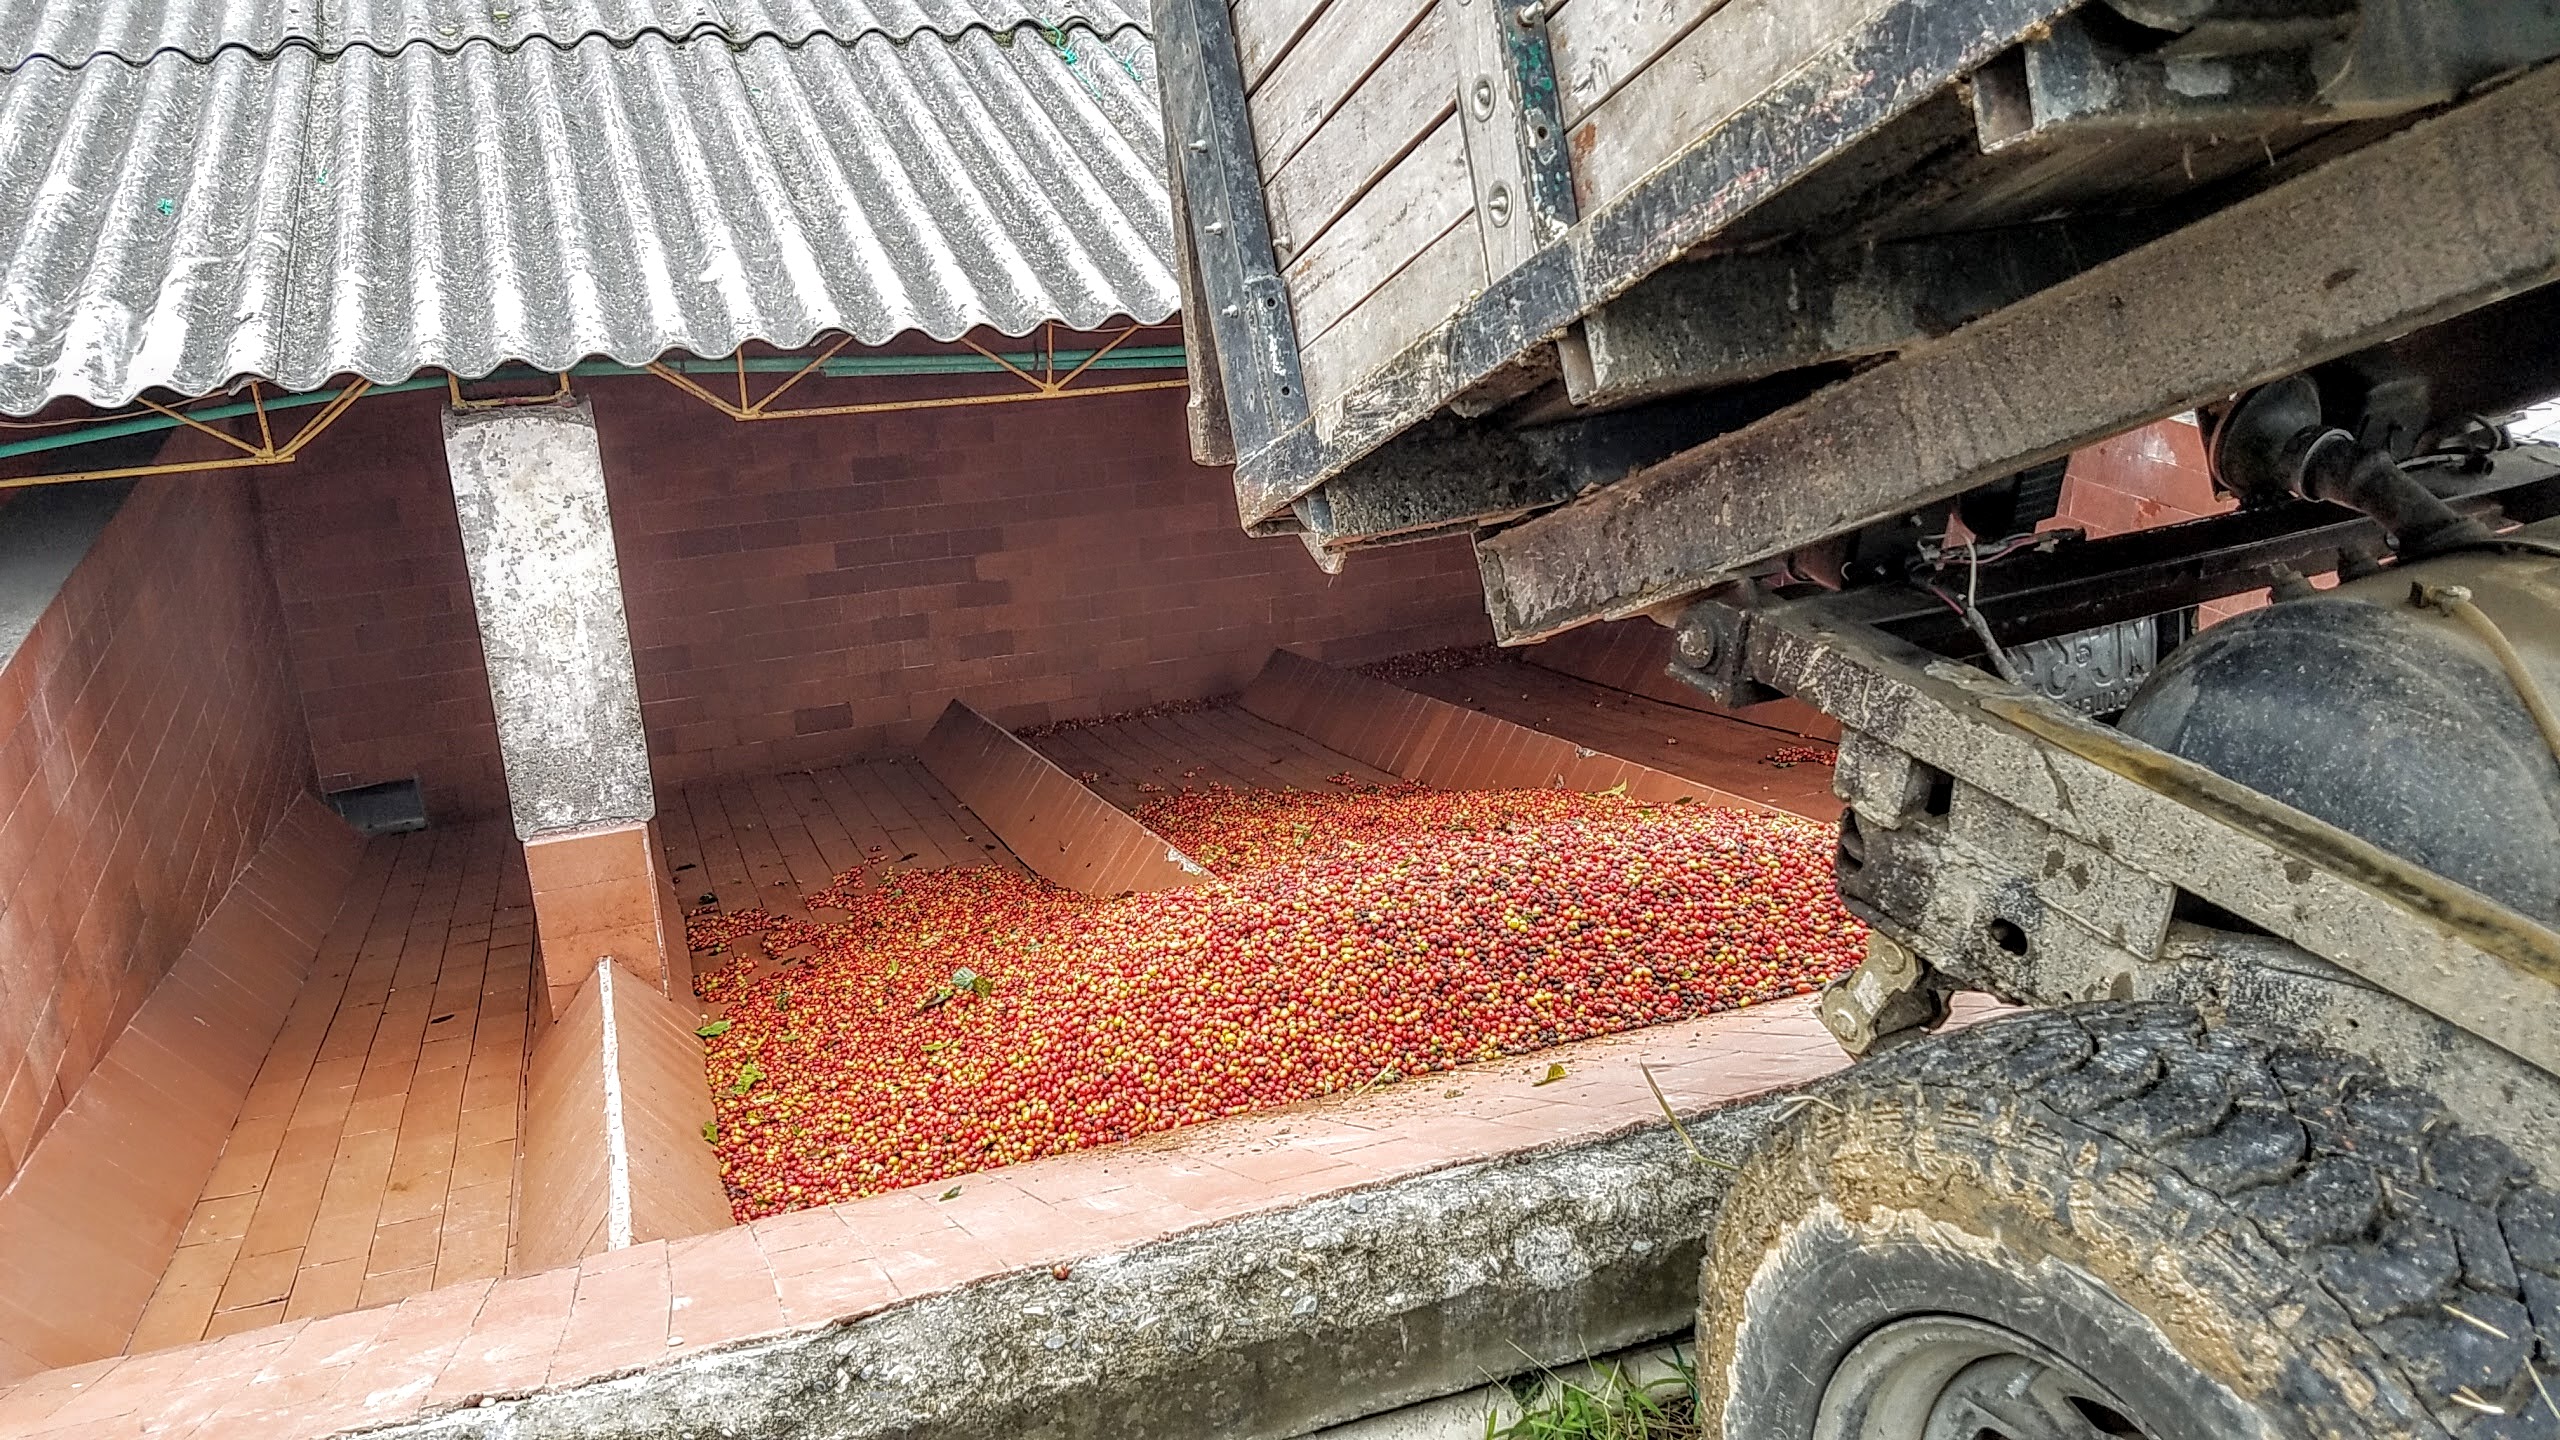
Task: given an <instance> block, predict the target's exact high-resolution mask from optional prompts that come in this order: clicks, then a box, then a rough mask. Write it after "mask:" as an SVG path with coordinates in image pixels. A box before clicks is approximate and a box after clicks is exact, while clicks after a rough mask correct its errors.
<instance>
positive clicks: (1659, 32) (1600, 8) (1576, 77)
mask: <svg viewBox="0 0 2560 1440" xmlns="http://www.w3.org/2000/svg"><path fill="white" fill-rule="evenodd" d="M1725 4H1726V0H1572V3H1571V4H1567V5H1559V6H1557V7H1556V8H1555V11H1554V13H1553V14H1552V15H1550V16H1549V17H1548V19H1547V44H1548V46H1549V48H1550V49H1551V50H1552V51H1553V52H1554V54H1555V62H1556V84H1557V85H1558V86H1559V87H1561V88H1562V89H1563V91H1564V123H1565V124H1567V125H1576V124H1580V123H1581V121H1582V117H1583V116H1585V115H1588V114H1590V113H1591V112H1592V111H1593V110H1595V109H1597V108H1599V106H1600V104H1601V103H1602V102H1603V101H1605V100H1607V99H1608V98H1609V97H1610V96H1612V95H1615V94H1617V93H1618V89H1619V87H1620V86H1623V85H1625V84H1626V83H1627V82H1628V81H1629V80H1631V79H1633V78H1635V77H1636V76H1638V75H1640V74H1642V73H1644V71H1645V68H1646V67H1647V66H1650V65H1651V64H1653V62H1654V61H1656V60H1658V59H1660V58H1661V56H1662V52H1664V51H1665V50H1668V49H1670V48H1671V47H1672V46H1673V45H1675V44H1678V43H1679V42H1680V40H1681V39H1682V38H1683V37H1684V36H1686V35H1687V34H1688V33H1689V32H1690V31H1691V30H1692V29H1694V28H1696V27H1697V25H1698V23H1699V22H1700V21H1702V20H1704V19H1706V18H1707V17H1708V16H1709V15H1712V14H1714V13H1715V12H1716V11H1718V10H1720V9H1723V8H1724V6H1725Z"/></svg>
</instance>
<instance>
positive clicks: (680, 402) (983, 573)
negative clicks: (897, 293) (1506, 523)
mask: <svg viewBox="0 0 2560 1440" xmlns="http://www.w3.org/2000/svg"><path fill="white" fill-rule="evenodd" d="M579 389H580V390H581V392H583V393H585V394H587V395H588V396H589V397H591V398H592V399H593V401H594V403H595V411H596V418H597V425H598V429H599V430H600V432H601V434H602V436H603V444H604V454H605V470H606V474H607V477H608V479H609V480H610V482H611V485H612V493H613V505H614V523H615V527H616V530H617V532H618V534H619V536H620V542H621V552H622V565H623V589H624V593H625V598H626V601H627V603H628V606H629V610H630V617H631V635H632V642H633V644H634V646H635V647H636V649H637V655H638V661H639V669H640V685H641V696H642V699H643V701H644V704H645V706H646V716H647V720H648V726H649V741H650V748H651V750H652V751H653V752H654V754H655V755H656V757H657V771H658V778H659V780H660V782H661V783H662V784H663V783H681V782H682V781H684V780H686V779H690V778H693V777H696V776H701V775H706V774H711V773H715V772H718V771H732V772H737V771H743V772H755V771H761V770H774V769H783V768H790V767H794V766H804V765H809V764H813V763H820V762H825V761H831V760H837V759H842V758H846V757H850V756H854V755H859V754H865V753H873V752H878V751H883V750H898V749H906V748H910V747H912V746H913V745H914V744H915V743H916V742H917V741H918V740H920V739H921V738H922V737H923V734H924V731H925V729H926V727H927V726H929V725H930V724H931V723H932V721H933V719H934V717H935V716H936V715H937V714H939V713H940V711H941V709H942V706H943V705H944V703H945V702H946V701H948V700H949V699H950V698H951V697H952V696H954V695H959V696H961V697H963V698H965V699H967V700H968V701H969V702H970V703H971V704H974V705H976V706H978V707H979V708H980V709H981V710H984V711H985V712H987V713H988V714H989V715H991V716H993V717H994V718H996V719H997V720H999V721H1001V722H1003V723H1005V724H1009V725H1023V724H1031V723H1037V722H1039V721H1043V720H1049V719H1057V718H1063V717H1067V716H1076V715H1093V714H1103V713H1108V712H1113V711H1118V710H1126V709H1132V708H1135V707H1137V706H1141V705H1147V704H1153V703H1155V702H1158V701H1164V700H1176V699H1186V698H1191V697H1195V696H1202V695H1210V694H1215V693H1218V692H1221V691H1228V690H1238V689H1241V688H1243V686H1244V683H1245V681H1247V680H1249V679H1251V678H1252V676H1253V673H1254V670H1255V669H1256V668H1257V667H1258V666H1260V665H1261V663H1262V661H1263V658H1264V657H1265V656H1266V655H1268V654H1269V653H1270V651H1271V648H1272V647H1273V646H1275V645H1299V646H1303V647H1305V648H1307V649H1309V650H1311V651H1313V652H1314V653H1317V654H1320V655H1323V656H1324V657H1326V658H1328V659H1335V660H1349V661H1358V660H1365V659H1371V658H1375V657H1377V656H1380V655H1387V654H1394V653H1397V652H1400V651H1404V650H1413V649H1428V648H1433V647H1437V646H1442V645H1460V644H1474V643H1480V642H1482V641H1484V640H1485V639H1487V638H1488V633H1489V632H1488V629H1487V624H1486V621H1485V618H1484V601H1483V597H1482V592H1481V590H1480V589H1479V587H1478V584H1477V581H1476V578H1475V569H1474V565H1473V562H1472V560H1471V559H1470V557H1469V555H1468V552H1467V548H1466V546H1465V545H1464V544H1463V543H1455V544H1441V545H1426V546H1415V547H1410V548H1403V549H1397V550H1392V551H1387V552H1382V553H1379V554H1375V555H1364V556H1356V557H1354V558H1353V559H1352V561H1351V564H1350V567H1349V569H1348V570H1347V571H1346V572H1345V573H1344V574H1343V575H1341V576H1340V577H1327V576H1326V575H1324V574H1323V573H1322V572H1320V571H1318V570H1317V569H1316V568H1315V565H1314V563H1313V562H1312V561H1310V560H1309V559H1308V558H1307V554H1306V552H1305V551H1304V550H1303V549H1301V548H1300V547H1299V546H1298V545H1297V544H1295V543H1294V542H1291V541H1285V540H1283V541H1256V540H1249V539H1247V538H1246V537H1245V536H1244V535H1243V533H1242V532H1241V531H1240V530H1238V528H1237V525H1236V518H1235V508H1234V501H1233V499H1232V491H1231V490H1230V489H1229V486H1228V480H1227V477H1226V474H1225V472H1223V471H1212V470H1203V469H1201V468H1199V467H1197V466H1195V465H1193V464H1192V463H1191V460H1190V456H1189V453H1188V451H1187V449H1186V448H1185V447H1186V441H1185V439H1184V431H1183V422H1182V394H1181V392H1180V391H1178V390H1174V391H1157V392H1151V393H1141V394H1132V395H1124V396H1105V397H1096V398H1092V399H1081V400H1067V401H1053V402H1045V403H1038V404H1023V405H1001V406H982V407H968V408H960V409H949V410H930V411H909V412H902V413H896V414H887V415H873V416H848V417H839V418H834V419H823V420H791V421H778V422H766V423H761V424H753V425H741V424H737V423H735V422H733V421H731V420H729V419H727V418H725V417H723V416H721V415H720V414H718V413H717V412H715V411H713V410H711V409H710V408H709V407H708V406H705V405H704V404H702V402H700V401H699V400H696V399H693V398H691V397H689V396H686V395H683V394H681V393H679V392H677V391H675V390H674V389H672V388H670V387H669V386H667V385H666V384H664V383H663V382H661V381H658V380H654V379H646V378H633V379H626V380H598V381H581V382H579ZM443 403H444V397H443V395H442V393H441V392H436V391H426V392H416V393H410V394H402V395H391V396H380V397H375V398H371V399H367V400H365V401H363V402H362V403H360V404H358V405H356V406H355V407H354V408H353V409H352V410H350V411H349V412H348V413H347V415H346V417H345V418H343V419H341V420H340V421H339V422H338V424H337V427H336V428H335V429H333V430H331V431H330V432H329V433H328V434H327V435H325V436H324V437H322V438H321V439H320V440H319V441H318V442H317V443H316V444H315V445H314V446H313V447H312V448H311V449H310V450H309V451H307V452H306V453H305V457H304V459H303V460H302V461H301V462H300V463H298V464H295V465H291V466H285V467H279V468H277V469H273V470H265V471H259V472H256V473H257V475H258V493H259V498H260V502H261V505H262V508H263V509H264V511H265V516H266V534H267V549H268V552H269V555H270V556H271V558H272V560H273V562H274V568H275V574H276V585H277V589H278V591H279V592H280V594H281V595H282V597H283V601H284V613H285V620H286V625H287V629H288V631H289V632H290V636H291V648H292V655H293V664H294V668H295V670H296V671H297V673H298V674H299V675H300V677H301V683H302V688H303V695H304V704H305V708H306V712H307V714H308V716H309V723H310V730H311V743H312V747H313V750H314V754H315V758H316V760H317V765H318V770H319V773H320V777H321V780H322V783H323V784H324V785H325V786H326V787H328V788H332V789H335V788H338V787H341V786H347V785H359V784H371V783H374V782H376V781H382V780H393V779H398V778H401V777H403V776H407V775H412V774H415V775H417V776H419V777H420V780H421V782H422V784H423V786H424V788H425V790H426V798H427V804H428V807H429V813H430V814H433V815H437V816H443V817H451V816H464V815H488V814H497V813H501V812H503V810H504V809H505V805H506V784H505V774H504V771H503V769H502V768H501V766H500V763H499V759H498V744H497V733H496V729H495V726H494V723H493V721H492V719H491V716H490V713H489V688H488V677H487V672H486V670H485V669H484V667H483V661H482V659H481V655H480V646H479V639H478V633H477V630H476V628H475V626H474V622H473V619H472V613H471V590H470V579H469V574H468V572H467V571H466V570H465V568H464V565H463V560H462V542H461V537H460V533H459V530H458V529H457V527H456V524H455V521H454V513H453V499H452V492H451V491H450V490H449V489H448V488H447V483H446V477H445V468H444V448H443V440H442V437H441V434H440V432H439V430H438V424H437V414H438V412H439V410H440V409H441V407H442V405H443Z"/></svg>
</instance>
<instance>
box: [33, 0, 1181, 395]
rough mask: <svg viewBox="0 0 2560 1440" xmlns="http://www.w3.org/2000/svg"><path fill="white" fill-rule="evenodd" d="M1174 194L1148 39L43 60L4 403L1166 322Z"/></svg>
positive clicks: (963, 5) (732, 36)
mask: <svg viewBox="0 0 2560 1440" xmlns="http://www.w3.org/2000/svg"><path fill="white" fill-rule="evenodd" d="M669 3H672V0H669ZM996 3H997V0H949V3H944V4H939V5H937V6H936V7H934V8H935V9H937V10H940V11H942V12H944V14H945V17H946V20H947V19H949V17H953V16H966V15H974V14H980V13H987V14H995V13H998V12H997V11H996V10H995V9H994V7H995V5H996ZM20 8H25V7H20ZM325 8H326V7H323V10H324V15H325ZM887 8H890V6H889V4H888V0H884V5H883V9H884V10H885V9H887ZM905 8H906V9H907V10H911V11H915V10H918V7H917V6H915V5H913V4H908V5H906V6H905ZM253 13H254V12H253ZM760 13H761V12H760ZM919 13H921V12H920V11H919ZM172 23H175V22H172ZM244 23H245V22H244ZM421 23H424V22H421ZM429 28H430V29H432V27H431V26H430V27H429ZM1163 169H1164V155H1163V127H1162V121H1161V119H1160V118H1159V115H1158V108H1157V98H1156V85H1155V56H1154V50H1153V47H1152V45H1151V43H1150V42H1149V41H1148V39H1147V37H1146V35H1145V34H1144V33H1143V32H1141V31H1138V30H1136V29H1133V28H1129V27H1127V26H1125V25H1121V26H1118V27H1117V28H1115V29H1113V30H1112V31H1111V32H1110V33H1109V34H1107V35H1106V34H1105V33H1103V32H1102V31H1100V30H1097V29H1095V28H1092V27H1089V26H1084V25H1074V26H1070V27H1068V28H1064V29H1045V28H1037V27H1033V28H1019V29H1014V30H1007V31H1002V32H998V31H996V30H993V29H989V28H984V27H978V26H968V27H964V28H961V29H960V30H959V32H958V33H957V34H956V35H955V36H953V37H951V38H944V37H943V36H941V35H940V34H938V33H936V34H917V35H915V36H913V37H912V38H909V39H907V40H904V41H901V40H900V39H898V38H897V36H896V33H895V31H894V30H892V29H873V30H869V31H867V32H865V33H863V34H860V35H858V36H856V37H854V38H851V39H841V38H837V37H835V36H833V35H828V34H820V35H818V36H816V37H815V38H812V39H810V40H808V41H807V43H805V44H799V45H793V44H788V43H785V42H784V41H783V40H782V39H779V38H775V37H774V36H773V35H772V34H769V33H768V34H763V35H762V36H761V37H760V38H759V37H758V35H757V33H756V32H755V31H753V30H752V29H749V28H747V27H744V26H741V27H740V28H739V29H738V30H736V31H723V32H709V33H699V34H697V35H696V36H695V38H693V39H690V40H683V41H679V40H674V39H670V38H668V37H667V35H666V34H664V33H663V32H662V31H660V30H657V29H649V30H646V31H643V32H641V33H638V34H637V35H635V36H634V37H633V38H631V39H629V40H628V41H627V42H616V41H615V40H613V39H611V38H608V37H607V35H605V34H590V35H589V37H588V38H586V39H583V40H579V41H577V42H576V43H573V44H568V45H561V44H554V43H548V42H546V43H539V44H525V45H521V46H517V47H514V48H508V47H505V46H501V45H499V44H496V43H492V42H488V41H474V42H472V43H468V44H464V45H461V46H459V47H458V48H455V49H452V50H446V49H442V48H438V47H437V46H435V45H431V44H423V43H421V44H411V45H407V46H405V47H403V48H401V49H399V50H397V51H396V52H394V53H391V54H383V53H381V52H378V51H376V50H373V49H370V48H364V47H354V48H347V49H343V50H339V51H336V52H334V53H332V52H326V51H323V50H320V49H317V48H314V47H312V46H308V45H298V44H297V45H285V46H282V47H280V48H277V49H276V50H275V51H274V52H273V53H272V54H268V55H262V54H259V53H257V52H256V51H254V50H252V49H248V48H241V47H232V48H217V49H216V50H215V51H214V52H213V53H212V55H211V57H210V58H209V59H207V60H204V61H201V62H200V61H197V60H194V59H190V58H188V57H187V56H186V55H185V54H183V53H180V52H178V51H174V50H164V51H162V52H160V53H158V54H157V55H156V56H155V58H152V59H150V60H149V61H148V62H146V63H142V64H131V63H126V62H123V61H101V62H98V63H91V64H88V65H84V66H79V67H77V68H70V67H66V66H64V65H61V64H58V63H55V62H54V61H52V60H39V61H35V62H32V63H30V64H28V65H26V66H25V67H23V68H21V69H19V70H17V71H16V72H14V73H9V74H5V75H0V235H6V236H8V237H10V238H9V241H8V243H7V246H6V248H5V249H0V413H10V414H25V413H29V412H31V411H33V410H35V409H36V408H38V407H40V406H42V405H44V404H45V403H47V402H48V401H50V400H53V399H55V398H58V397H62V396H72V397H77V398H79V399H82V400H85V401H88V402H90V403H92V404H97V405H104V406H114V405H121V404H124V403H126V402H127V401H129V400H131V399H132V398H133V397H134V396H135V395H137V394H139V393H141V392H142V391H144V390H145V389H148V388H151V387H165V388H166V389H169V390H174V391H177V392H179V393H181V394H185V395H201V394H206V393H210V392H212V391H215V390H218V389H221V388H223V387H225V386H227V385H229V384H231V383H232V382H233V381H234V380H235V379H237V378H238V377H242V376H260V377H264V378H266V379H270V380H273V381H276V382H277V383H279V384H280V385H282V386H284V387H285V388H287V389H293V390H309V389H316V388H318V387H320V386H322V385H325V384H326V383H328V382H329V381H330V380H331V379H332V378H333V377H335V376H339V375H345V374H350V373H352V374H356V375H360V376H363V377H364V378H366V379H368V380H374V381H396V380H400V379H404V378H406V377H408V376H410V375H412V374H415V373H417V372H418V371H420V370H422V369H426V368H430V367H441V368H444V369H447V370H450V371H453V372H455V373H458V374H462V375H466V376H477V375H482V374H486V373H488V372H489V371H491V370H493V369H495V368H496V367H497V366H499V365H500V364H502V363H505V362H507V361H511V360H513V361H523V362H526V363H529V364H532V365H534V366H536V367H538V368H542V369H547V370H563V369H566V368H568V367H569V366H571V365H573V364H576V363H577V362H579V361H581V360H584V359H588V358H591V357H595V356H605V357H609V358H611V359H614V360H617V361H620V362H622V363H625V364H633V365H639V364H646V363H648V362H650V361H652V360H655V359H657V358H658V357H660V356H661V355H664V354H666V353H668V352H670V351H685V352H689V353H692V354H695V355H706V356H718V355H727V354H731V353H733V352H735V351H737V350H738V349H739V348H740V346H742V345H744V344H745V343H747V342H748V341H761V342H765V343H770V344H773V345H776V346H778V347H781V348H785V349H795V348H799V347H801V346H804V345H806V344H808V343H809V342H810V340H811V339H812V338H813V337H815V336H818V335H820V334H822V333H828V332H838V333H843V334H848V335H851V336H852V337H853V338H854V339H855V340H857V341H859V342H861V343H864V344H879V343H881V342H884V341H886V340H888V339H890V338H892V337H894V336H896V335H899V334H902V333H905V332H908V331H920V332H923V333H924V334H926V335H929V336H931V337H933V338H935V339H939V340H951V339H956V338H958V337H959V336H961V335H963V334H966V333H968V332H970V331H972V330H975V329H979V328H991V329H994V330H997V331H1000V332H1002V333H1004V334H1008V335H1020V334H1023V333H1026V332H1028V331H1030V330H1032V329H1033V328H1035V327H1037V326H1038V325H1040V324H1042V323H1043V322H1047V321H1057V322H1061V323H1064V324H1067V325H1069V326H1072V327H1074V328H1077V329H1085V330H1092V329H1100V328H1103V327H1104V326H1106V325H1107V324H1108V323H1109V322H1111V321H1112V320H1113V319H1114V318H1115V317H1125V318H1126V319H1128V320H1134V321H1140V322H1146V323H1154V322H1157V321H1161V320H1163V319H1165V318H1166V317H1168V316H1170V315H1171V314H1172V313H1173V312H1174V310H1175V307H1176V290H1175V284H1174V278H1173V272H1172V266H1171V258H1170V257H1171V254H1172V235H1171V225H1170V220H1169V218H1168V205H1167V199H1166V193H1165V181H1164V174H1163Z"/></svg>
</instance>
